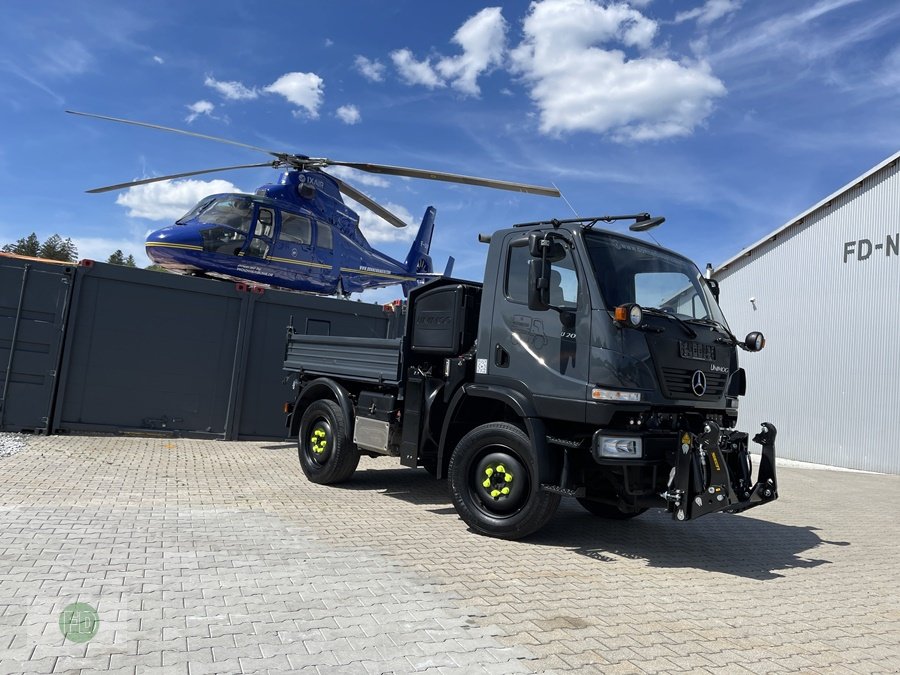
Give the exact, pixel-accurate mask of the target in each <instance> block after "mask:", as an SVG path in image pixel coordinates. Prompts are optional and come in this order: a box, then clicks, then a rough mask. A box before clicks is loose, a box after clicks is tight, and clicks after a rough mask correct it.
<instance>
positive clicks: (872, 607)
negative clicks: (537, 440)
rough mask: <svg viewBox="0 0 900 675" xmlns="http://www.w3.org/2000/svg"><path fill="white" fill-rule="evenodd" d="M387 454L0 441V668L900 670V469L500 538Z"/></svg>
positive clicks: (569, 511) (581, 516) (803, 475)
mask: <svg viewBox="0 0 900 675" xmlns="http://www.w3.org/2000/svg"><path fill="white" fill-rule="evenodd" d="M390 461H391V460H382V459H379V460H369V459H365V458H364V459H363V461H362V462H361V464H360V471H359V472H358V473H357V474H356V475H355V477H354V479H353V481H351V482H350V483H348V484H346V485H345V486H343V487H342V488H329V487H324V486H319V485H313V484H311V483H308V482H307V481H306V480H305V479H304V478H303V477H302V474H301V473H300V471H299V467H298V466H297V462H296V454H295V450H294V448H293V447H292V446H291V445H290V444H286V443H285V444H281V443H271V442H269V443H265V442H263V443H224V442H214V441H195V440H186V439H142V438H113V437H49V438H40V437H33V438H28V447H27V448H26V449H25V450H23V451H21V452H19V453H18V454H16V455H14V456H12V457H9V458H4V459H2V460H0V485H3V486H4V490H3V491H0V533H2V537H0V560H2V563H3V564H2V565H0V568H2V569H0V673H6V672H26V671H27V672H51V671H52V669H53V668H54V666H55V667H56V670H57V671H58V672H60V671H64V670H71V671H75V670H78V669H84V672H89V671H90V672H102V671H103V670H104V669H105V668H108V669H109V670H110V672H136V671H137V672H145V671H146V672H173V671H176V672H184V673H188V672H189V673H191V674H193V675H197V674H199V673H240V672H241V669H242V668H243V669H244V670H245V671H254V672H280V671H283V672H304V671H308V670H310V669H312V670H313V671H314V672H320V673H323V672H335V673H342V674H343V673H347V672H359V673H366V674H368V673H389V672H394V673H410V672H416V671H418V672H423V673H444V672H457V673H469V672H472V673H475V672H497V673H504V674H505V673H511V672H528V673H532V672H548V673H560V672H586V673H588V672H603V673H619V672H622V673H641V674H643V673H651V672H654V673H655V672H673V673H674V672H694V673H702V672H711V673H728V674H729V675H731V673H739V672H743V673H748V672H752V673H768V672H815V673H825V672H833V673H870V672H896V671H900V584H898V581H897V578H896V575H894V574H892V573H889V572H888V571H892V570H894V569H897V568H898V567H900V522H898V519H897V518H896V513H897V512H898V511H900V490H898V487H900V477H896V476H874V475H863V474H852V473H838V472H821V471H812V470H804V469H784V470H781V472H780V480H781V484H782V489H781V492H782V499H781V500H780V501H778V502H775V503H774V504H772V505H769V506H767V507H764V508H762V509H759V510H758V511H752V512H749V513H748V514H746V515H740V516H728V515H715V516H710V517H708V518H704V519H702V520H698V521H696V522H692V523H687V524H681V525H679V524H677V523H674V522H670V519H669V517H667V516H666V515H665V514H660V513H647V514H644V515H643V516H641V517H640V518H638V519H635V520H633V521H630V522H627V523H621V522H607V521H602V520H600V519H596V518H593V517H592V516H590V515H588V514H586V513H584V512H582V511H581V510H580V508H579V507H578V506H577V505H576V504H575V503H574V502H572V503H564V504H563V506H562V508H561V510H560V514H559V515H558V516H557V517H556V518H555V519H554V520H553V521H552V523H551V524H550V525H549V526H548V527H547V528H546V529H545V530H542V531H541V532H539V533H537V534H536V535H534V536H533V537H531V538H530V539H529V540H528V541H525V542H506V541H499V540H494V539H487V538H483V537H478V536H475V535H473V534H471V533H470V532H468V531H467V530H466V528H465V526H464V525H463V524H462V522H461V521H460V520H459V519H458V518H457V517H456V516H455V514H454V513H453V512H452V509H450V508H449V506H450V503H449V499H448V496H447V492H446V485H445V484H444V483H438V482H434V481H431V480H430V479H428V478H427V477H426V476H425V475H424V473H422V472H421V471H412V470H407V469H401V468H397V466H396V465H395V464H390V463H389V462H390ZM836 495H840V498H839V499H835V498H834V497H835V496H836ZM76 600H77V601H82V602H88V603H92V604H93V605H94V606H95V607H96V608H97V610H98V614H99V617H100V622H101V623H100V630H99V632H98V633H97V636H96V637H95V638H93V640H92V641H91V642H89V643H88V644H87V645H76V644H73V643H68V642H65V641H64V640H63V639H62V636H61V634H60V632H59V627H58V625H57V618H58V616H59V612H60V611H61V610H62V608H63V607H65V606H66V605H67V604H68V603H70V602H74V601H76ZM29 659H31V660H30V661H29Z"/></svg>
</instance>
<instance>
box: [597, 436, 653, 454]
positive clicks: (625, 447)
mask: <svg viewBox="0 0 900 675" xmlns="http://www.w3.org/2000/svg"><path fill="white" fill-rule="evenodd" d="M596 451H597V453H598V454H599V455H600V457H606V458H609V459H640V458H641V457H642V456H643V454H644V449H643V447H642V445H641V439H640V438H634V437H630V438H629V437H626V438H622V437H615V436H600V437H599V438H598V439H597V444H596Z"/></svg>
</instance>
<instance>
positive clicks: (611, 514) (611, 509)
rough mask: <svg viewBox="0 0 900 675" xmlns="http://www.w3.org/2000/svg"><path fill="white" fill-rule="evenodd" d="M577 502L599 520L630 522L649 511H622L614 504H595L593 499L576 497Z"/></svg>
mask: <svg viewBox="0 0 900 675" xmlns="http://www.w3.org/2000/svg"><path fill="white" fill-rule="evenodd" d="M575 500H576V501H577V502H578V503H579V504H581V505H582V506H583V507H584V509H585V511H587V512H588V513H590V514H592V515H595V516H597V517H598V518H607V519H609V520H629V519H631V518H634V517H636V516H639V515H641V514H642V513H644V511H646V510H647V509H638V510H637V511H620V510H619V509H618V507H615V506H613V505H612V504H604V503H603V502H595V501H593V500H591V499H583V498H582V497H576V498H575Z"/></svg>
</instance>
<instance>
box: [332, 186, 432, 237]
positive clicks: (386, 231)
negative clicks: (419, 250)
mask: <svg viewBox="0 0 900 675" xmlns="http://www.w3.org/2000/svg"><path fill="white" fill-rule="evenodd" d="M344 202H346V204H347V206H349V207H350V208H351V209H353V210H354V211H356V213H357V214H358V215H359V229H360V230H362V233H363V234H364V235H365V237H366V239H368V240H369V243H370V244H380V243H385V242H410V241H412V240H413V239H414V238H415V236H416V228H415V227H410V226H409V225H410V223H412V222H414V221H413V216H412V214H411V213H410V212H409V210H407V209H406V208H404V207H403V206H400V205H399V204H394V203H392V202H386V203H384V204H382V206H384V208H386V209H387V210H388V211H390V212H391V213H393V214H394V215H395V216H397V217H398V218H400V220H402V221H403V222H404V223H406V224H407V227H394V226H393V225H391V224H390V223H388V222H387V221H385V220H382V219H381V218H379V217H378V216H376V215H375V214H374V213H372V212H371V211H369V209H367V208H366V207H365V206H363V205H362V204H359V203H357V202H355V201H354V200H352V199H350V198H349V197H344Z"/></svg>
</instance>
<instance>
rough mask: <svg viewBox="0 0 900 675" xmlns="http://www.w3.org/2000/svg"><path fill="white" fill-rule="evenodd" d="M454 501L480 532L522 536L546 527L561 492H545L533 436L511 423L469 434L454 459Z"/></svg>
mask: <svg viewBox="0 0 900 675" xmlns="http://www.w3.org/2000/svg"><path fill="white" fill-rule="evenodd" d="M448 477H449V480H450V492H451V494H452V497H453V505H454V506H455V507H456V511H457V512H458V513H459V515H460V517H461V518H462V519H463V520H464V521H465V522H466V524H467V525H468V526H469V527H471V528H472V529H473V530H475V531H476V532H478V533H479V534H485V535H488V536H491V537H500V538H502V539H519V538H520V537H524V536H527V535H529V534H531V533H532V532H535V531H536V530H538V529H539V528H541V527H542V526H543V525H544V524H546V522H547V521H548V520H550V518H551V517H552V516H553V514H554V512H555V511H556V507H557V506H559V499H560V496H559V495H558V494H552V493H549V492H543V491H542V490H541V488H540V485H539V484H538V482H537V467H536V466H535V464H534V453H533V451H532V449H531V441H530V440H529V438H528V435H527V434H526V433H525V432H524V431H522V430H521V429H519V428H518V427H515V426H513V425H512V424H507V423H506V422H492V423H490V424H483V425H482V426H480V427H476V428H475V429H473V430H472V431H470V432H469V433H468V434H466V435H465V436H464V437H463V438H462V440H461V441H460V442H459V444H458V445H457V446H456V449H455V450H454V451H453V455H452V457H451V458H450V468H449V471H448Z"/></svg>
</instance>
